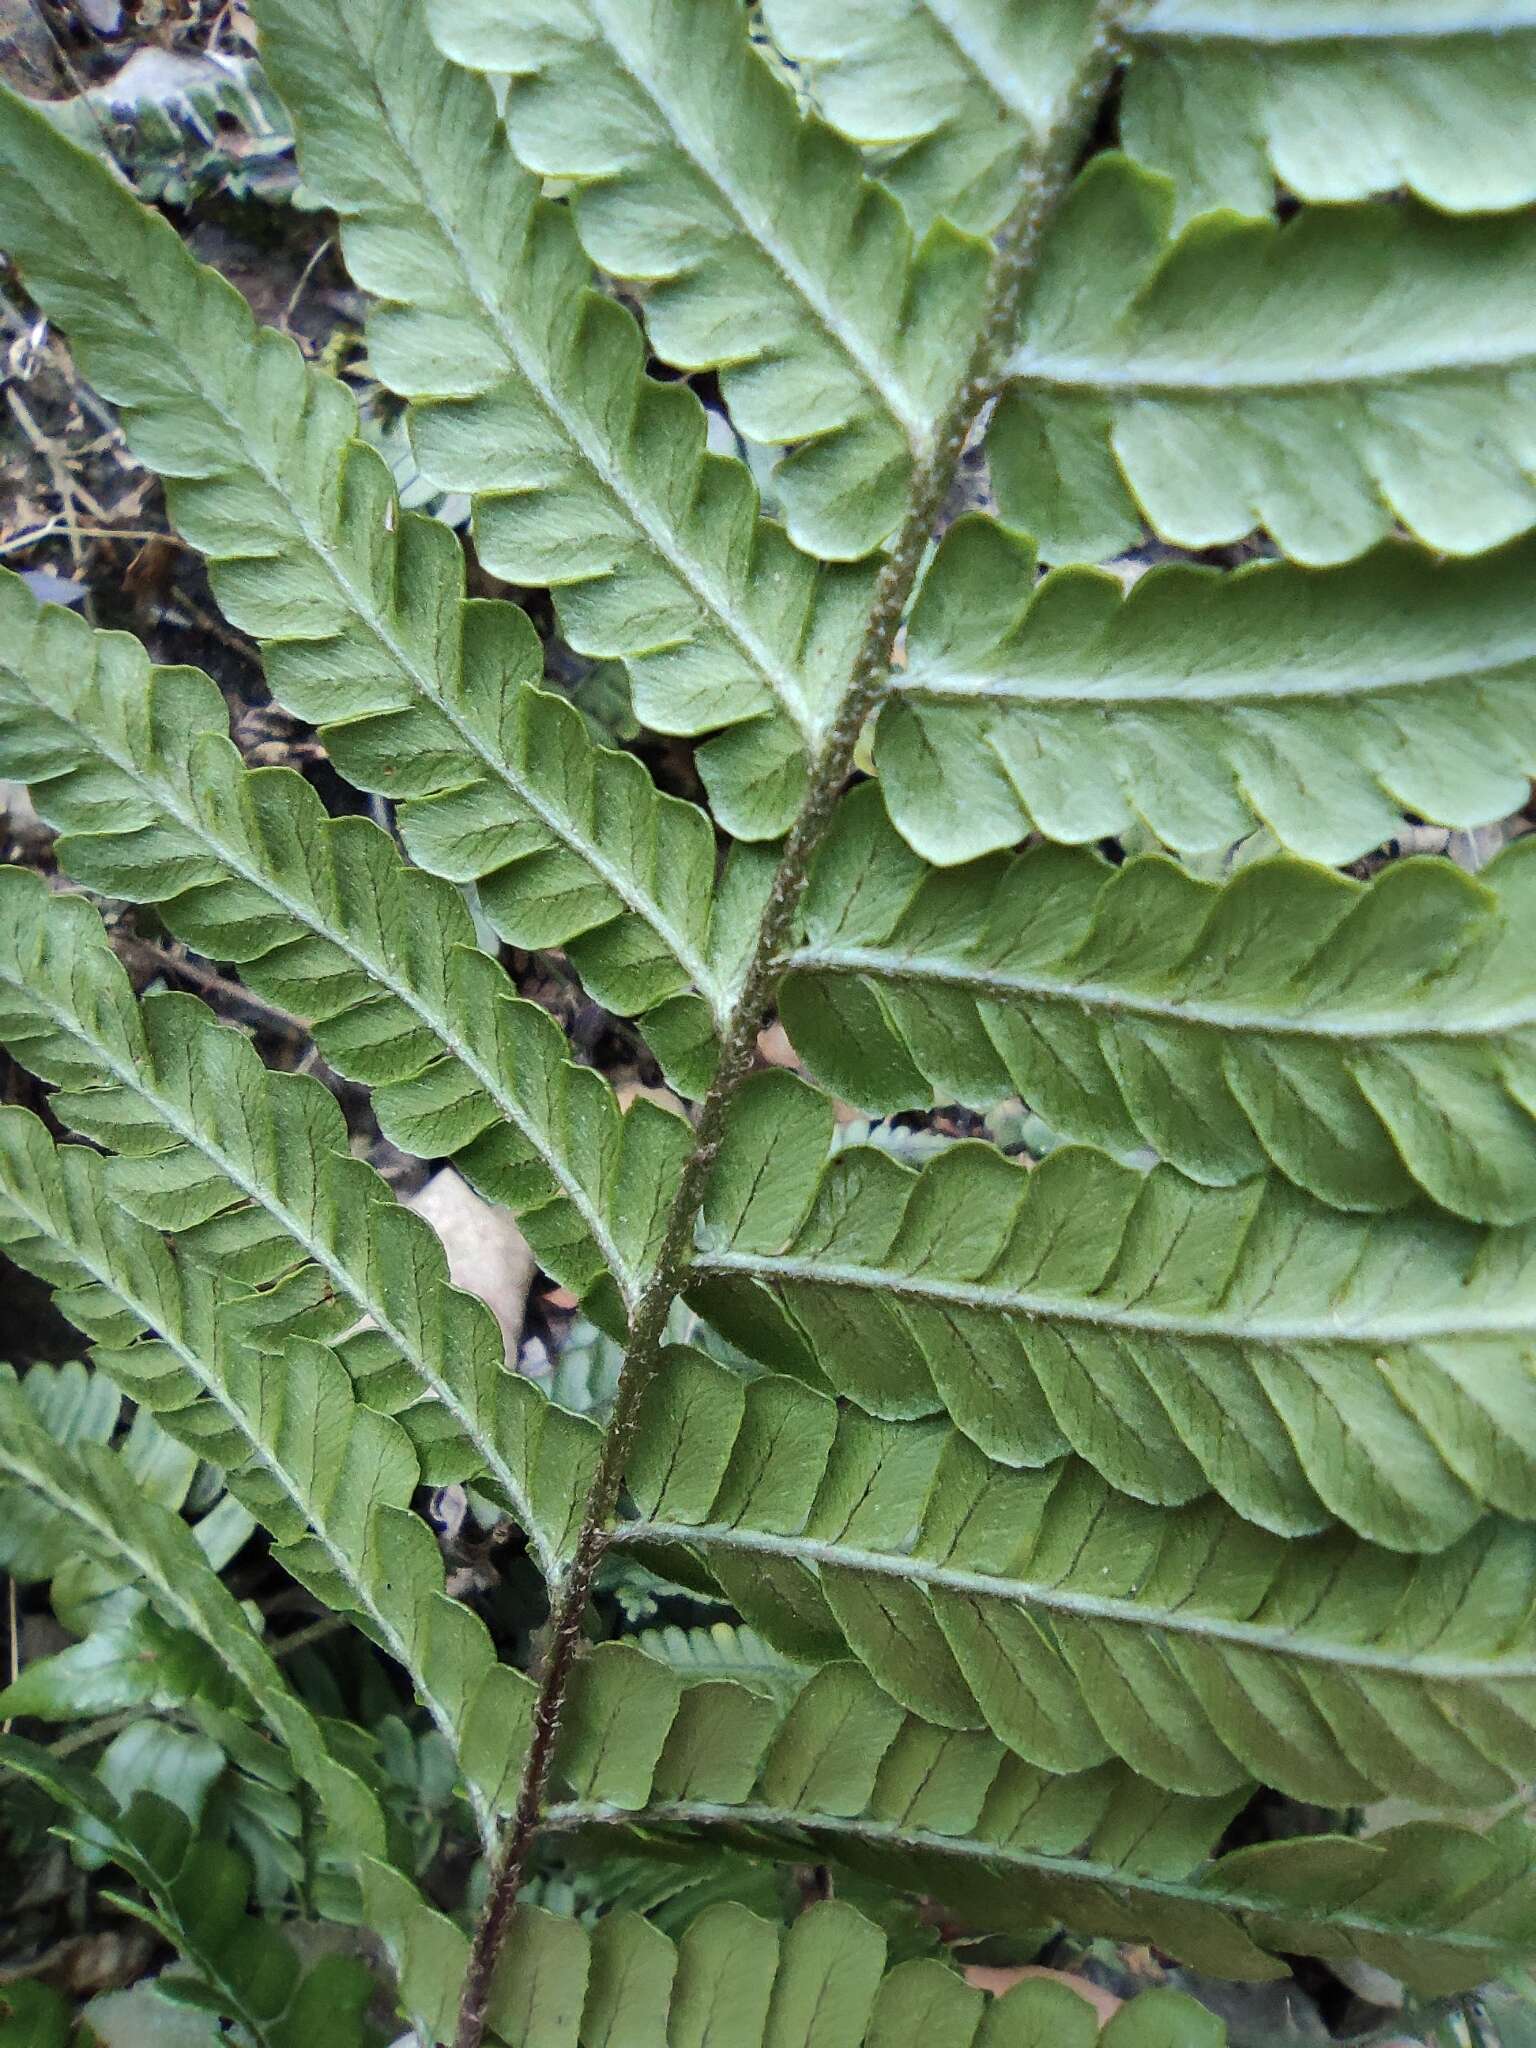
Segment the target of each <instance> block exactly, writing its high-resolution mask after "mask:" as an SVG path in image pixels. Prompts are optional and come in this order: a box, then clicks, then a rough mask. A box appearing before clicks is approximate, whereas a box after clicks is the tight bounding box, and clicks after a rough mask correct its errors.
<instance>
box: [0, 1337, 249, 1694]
mask: <svg viewBox="0 0 1536 2048" xmlns="http://www.w3.org/2000/svg"><path fill="white" fill-rule="evenodd" d="M21 1395H22V1398H23V1399H24V1400H25V1401H26V1402H27V1403H28V1404H29V1406H30V1407H31V1409H32V1412H33V1414H34V1415H35V1417H36V1418H37V1420H38V1422H39V1423H40V1425H41V1426H42V1428H43V1429H44V1430H45V1431H46V1432H47V1434H48V1435H49V1436H50V1437H52V1438H53V1440H54V1441H55V1442H56V1443H58V1444H59V1445H61V1446H62V1447H63V1448H64V1449H65V1450H73V1449H75V1448H77V1447H78V1446H80V1445H82V1444H107V1443H111V1442H112V1441H113V1439H114V1437H119V1432H121V1434H120V1437H119V1441H118V1442H117V1444H116V1452H117V1455H118V1456H119V1457H120V1458H121V1460H122V1462H123V1464H124V1466H125V1467H126V1468H127V1470H128V1472H129V1473H130V1475H131V1476H132V1479H133V1482H134V1484H135V1485H136V1486H137V1487H138V1489H139V1491H140V1492H141V1493H142V1494H143V1495H144V1496H145V1497H146V1499H148V1500H151V1501H154V1502H155V1503H156V1504H157V1505H158V1506H160V1507H165V1508H171V1509H174V1510H176V1511H178V1512H184V1513H185V1515H186V1517H187V1520H188V1526H189V1527H190V1528H191V1530H192V1532H193V1534H194V1536H195V1537H196V1538H197V1543H198V1548H199V1549H200V1550H201V1551H202V1553H203V1555H204V1556H205V1557H206V1558H207V1559H208V1561H209V1563H210V1564H212V1565H213V1566H214V1567H215V1568H217V1569H222V1567H223V1566H225V1565H226V1564H228V1563H229V1561H230V1560H231V1559H232V1558H233V1557H234V1556H235V1555H236V1554H237V1553H238V1552H239V1551H240V1550H241V1548H242V1547H243V1546H244V1544H245V1543H246V1542H247V1540H248V1539H249V1537H250V1535H251V1533H252V1531H253V1529H254V1527H255V1518H254V1517H253V1516H252V1515H251V1514H250V1512H249V1511H248V1510H247V1509H246V1508H245V1507H243V1506H242V1505H241V1504H240V1502H238V1501H237V1500H236V1499H235V1498H234V1496H233V1495H232V1494H230V1493H229V1492H227V1491H226V1490H225V1489H224V1486H223V1483H222V1479H220V1480H214V1479H213V1478H212V1476H211V1468H210V1467H208V1466H207V1465H205V1464H204V1463H203V1462H202V1460H201V1459H200V1458H199V1457H198V1455H197V1453H196V1452H195V1451H194V1450H193V1449H192V1448H191V1447H190V1446H189V1445H187V1444H185V1443H183V1442H181V1441H180V1439H179V1438H177V1437H174V1436H172V1435H171V1434H170V1433H169V1432H168V1431H166V1430H164V1429H162V1428H161V1426H160V1424H159V1423H158V1422H157V1421H156V1420H155V1418H154V1416H153V1415H152V1414H151V1413H150V1411H149V1410H148V1408H145V1407H139V1406H137V1405H135V1407H134V1409H133V1411H132V1419H131V1420H130V1419H129V1416H128V1414H127V1413H126V1412H125V1404H124V1399H123V1396H122V1394H121V1392H120V1391H119V1390H118V1388H117V1386H116V1385H115V1384H114V1382H113V1381H112V1380H110V1379H109V1378H108V1377H107V1375H106V1374H105V1373H104V1372H99V1371H95V1370H93V1369H92V1368H90V1367H89V1366H86V1365H83V1364H81V1363H80V1362H79V1361H78V1360H73V1361H71V1362H70V1363H68V1364H65V1365H58V1366H50V1365H43V1364H33V1365H30V1366H29V1367H28V1368H27V1371H26V1373H25V1374H24V1375H23V1377H22V1380H21ZM193 1502H195V1507H194V1506H193V1505H192V1503H193ZM0 1570H3V1571H7V1572H9V1573H10V1574H11V1575H12V1577H13V1578H16V1579H18V1580H20V1581H22V1582H24V1583H25V1582H27V1581H40V1580H47V1581H49V1586H48V1598H49V1604H50V1606H51V1607H52V1609H53V1612H54V1614H55V1615H56V1616H57V1617H58V1619H59V1620H60V1621H61V1622H62V1623H63V1625H64V1627H65V1628H66V1629H68V1630H70V1631H71V1632H72V1633H73V1634H75V1635H77V1636H79V1637H81V1638H82V1639H83V1638H86V1637H91V1638H93V1639H94V1642H95V1643H98V1644H99V1642H100V1640H101V1632H102V1631H103V1630H107V1631H113V1632H117V1633H119V1634H120V1635H121V1638H122V1640H123V1641H124V1642H125V1643H126V1641H127V1639H128V1637H129V1636H133V1637H137V1638H139V1639H140V1646H141V1647H142V1637H143V1633H144V1631H145V1629H146V1628H150V1627H154V1626H155V1625H154V1624H153V1623H150V1622H147V1621H146V1619H145V1616H144V1614H143V1611H142V1595H141V1594H140V1592H139V1590H138V1589H137V1588H136V1586H135V1584H134V1576H135V1575H134V1574H133V1573H132V1571H130V1570H128V1569H126V1568H125V1567H123V1566H122V1565H121V1564H120V1563H113V1564H107V1563H104V1562H103V1560H102V1559H100V1558H92V1557H89V1556H87V1555H85V1554H83V1553H82V1551H81V1547H80V1536H79V1530H78V1528H77V1527H76V1525H75V1523H74V1521H73V1519H72V1518H71V1516H70V1515H68V1514H67V1513H64V1512H63V1511H61V1510H60V1509H58V1508H56V1507H54V1506H53V1505H52V1504H51V1503H50V1502H49V1501H47V1500H45V1499H44V1498H43V1497H42V1495H40V1494H39V1493H37V1492H36V1491H35V1490H33V1489H31V1488H28V1487H26V1486H22V1485H8V1484H6V1483H5V1482H4V1481H3V1480H0ZM125 1595H126V1596H127V1597H126V1598H125V1597H124V1596H125ZM172 1634H174V1635H175V1638H176V1640H175V1642H174V1643H172V1641H171V1640H170V1638H171V1636H172ZM159 1637H160V1639H159V1640H158V1642H157V1647H156V1649H155V1652H154V1657H155V1668H154V1672H153V1675H151V1674H150V1673H149V1672H148V1671H146V1672H145V1673H144V1674H143V1675H144V1677H145V1678H146V1681H147V1683H148V1689H150V1690H159V1689H160V1688H161V1680H162V1679H163V1678H165V1677H166V1676H167V1674H168V1673H169V1672H170V1671H171V1669H172V1667H173V1666H174V1668H175V1671H176V1672H177V1674H178V1677H177V1681H176V1682H177V1684H179V1685H180V1686H181V1687H182V1689H183V1691H184V1692H185V1693H186V1695H187V1696H189V1697H190V1696H191V1695H193V1694H197V1693H200V1692H201V1691H202V1689H203V1679H204V1677H205V1676H206V1671H207V1662H206V1658H205V1657H204V1656H203V1655H202V1654H201V1653H200V1651H199V1650H198V1648H197V1646H195V1645H193V1644H192V1641H191V1638H189V1637H188V1636H186V1634H185V1632H184V1631H174V1632H173V1631H170V1630H169V1628H168V1626H167V1625H164V1624H161V1625H160V1628H159ZM92 1647H93V1646H92V1644H90V1643H87V1642H85V1641H83V1640H82V1642H81V1643H79V1644H76V1645H75V1646H74V1647H73V1649H69V1650H65V1651H63V1652H61V1653H60V1656H62V1657H63V1658H66V1659H76V1660H77V1662H78V1660H79V1659H85V1658H88V1657H89V1655H90V1652H91V1650H92ZM55 1673H57V1675H54V1674H55ZM66 1674H67V1675H66ZM34 1680H36V1683H35V1684H34ZM84 1682H85V1683H86V1684H87V1685H88V1684H89V1683H90V1671H89V1668H88V1667H87V1668H86V1670H85V1675H84ZM109 1683H110V1681H109ZM170 1689H171V1690H174V1689H175V1687H174V1686H172V1687H171V1688H170ZM23 1699H25V1703H23ZM60 1707H65V1708H66V1709H67V1710H68V1714H67V1717H68V1718H76V1717H77V1715H78V1712H79V1711H83V1709H81V1707H80V1700H79V1684H78V1682H77V1681H76V1678H75V1674H74V1672H73V1671H72V1670H70V1668H69V1666H67V1665H66V1666H65V1667H63V1669H62V1670H61V1669H60V1668H59V1657H44V1658H34V1659H32V1660H31V1661H29V1662H28V1663H27V1665H26V1666H25V1668H24V1670H23V1672H22V1674H21V1677H20V1679H19V1680H13V1682H12V1683H11V1684H10V1685H8V1686H6V1687H5V1688H4V1690H3V1691H0V1715H4V1716H10V1715H15V1714H41V1715H43V1716H44V1717H45V1718H49V1717H51V1718H55V1719H56V1718H59V1717H60V1716H59V1709H60ZM103 1711H105V1709H103Z"/></svg>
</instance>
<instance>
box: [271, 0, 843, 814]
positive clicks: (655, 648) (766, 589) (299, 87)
mask: <svg viewBox="0 0 1536 2048" xmlns="http://www.w3.org/2000/svg"><path fill="white" fill-rule="evenodd" d="M258 14H259V20H260V24H261V29H262V50H263V54H264V56H265V58H266V61H267V64H268V66H269V68H270V70H271V73H272V76H273V79H274V81H275V82H276V84H277V86H278V88H279V89H280V91H281V92H282V94H283V96H284V99H285V100H286V102H287V104H288V106H289V108H290V109H291V110H292V113H293V117H294V122H295V126H296V128H297V131H298V138H299V148H300V153H301V156H302V158H303V164H304V178H305V184H306V186H307V188H308V189H309V190H310V191H312V192H314V193H315V194H316V196H317V197H320V198H323V199H325V200H326V201H327V202H328V203H329V204H330V205H332V206H333V207H334V208H335V209H336V211H337V212H338V213H339V214H340V216H341V219H342V223H343V225H342V246H343V249H344V251H345V254H346V257H347V261H348V264H349V266H350V268H351V270H352V273H353V275H354V276H355V277H356V278H357V280H358V282H359V283H360V284H361V285H363V286H364V287H365V288H366V289H367V290H369V291H371V292H373V293H375V294H376V295H377V296H378V297H379V298H380V299H381V300H382V301H383V302H384V304H383V307H382V310H380V311H377V312H375V313H374V314H373V315H372V317H371V319H370V322H369V330H368V332H369V353H370V361H371V363H372V366H373V368H374V370H375V371H376V372H377V374H378V375H379V376H381V377H382V378H383V379H384V381H385V382H386V383H387V384H388V385H389V386H390V387H391V388H392V389H393V390H395V391H398V392H400V393H402V394H403V395H404V396H406V397H409V398H418V399H425V400H428V401H430V402H429V403H425V404H421V405H418V406H417V407H416V408H415V409H414V410H413V413H412V415H411V434H412V440H413V443H414V446H415V448H416V451H417V455H418V459H419V460H420V462H421V464H422V467H423V469H424V470H425V471H426V473H427V474H428V475H429V476H431V477H432V478H433V479H434V480H435V481H436V482H437V483H439V484H441V485H443V486H444V487H445V488H447V489H450V490H459V491H469V492H472V493H473V494H474V518H475V544H476V549H477V552H478V554H479V556H480V559H481V561H482V562H484V563H485V565H486V567H487V568H489V569H491V570H492V571H494V573H495V574H496V575H498V576H500V577H502V578H503V579H504V580H505V581H507V582H509V583H514V584H525V585H526V584H533V585H548V586H552V587H553V588H554V589H555V591H556V593H557V597H558V600H559V606H560V620H561V625H562V628H563V630H564V633H565V636H566V638H567V639H568V640H569V641H570V642H571V643H572V645H573V646H575V647H576V648H577V649H578V650H579V651H580V652H581V653H583V654H588V655H591V656H594V657H597V658H600V659H605V658H612V657H621V658H622V659H623V660H624V661H625V663H626V665H627V666H628V669H629V674H630V680H631V684H632V687H633V694H634V705H635V711H636V714H637V715H638V717H639V718H640V719H641V720H642V721H643V722H644V724H646V725H647V726H649V727H651V728H652V730H654V731H657V732H668V733H688V734H697V733H704V732H711V731H715V730H717V729H718V728H720V727H721V726H727V727H729V728H730V729H731V730H730V732H729V734H728V735H727V736H725V737H723V738H720V739H717V740H715V741H713V742H712V743H711V744H710V745H708V746H705V747H704V748H702V749H701V750H700V753H699V756H698V763H699V769H700V772H701V774H702V775H703V778H704V781H705V785H706V787H707V788H708V790H709V793H710V798H711V806H712V809H713V811H714V814H715V816H716V817H717V818H718V820H719V821H720V823H721V824H722V825H723V826H724V827H725V829H726V830H727V831H728V832H730V833H732V834H733V835H734V836H736V837H738V838H743V837H745V838H750V839H762V838H770V837H774V836H776V835H777V834H779V833H781V832H783V831H784V830H785V829H786V828H787V826H788V825H789V823H790V821H791V819H792V818H793V816H794V813H795V811H796V810H797V809H798V807H799V804H800V799H801V797H802V795H803V793H804V787H805V775H806V755H807V753H808V752H814V750H815V748H816V747H817V745H818V744H819V743H820V741H821V739H822V738H823V737H824V734H825V728H826V724H827V721H828V719H829V717H830V715H831V712H832V710H833V708H834V706H835V703H836V699H837V696H838V694H839V692H840V691H841V688H842V685H843V680H844V678H845V676H846V674H847V671H848V666H849V663H850V661H851V659H852V655H853V649H854V645H855V643H856V641H857V638H858V633H859V630H860V627H861V625H862V623H863V617H864V613H865V610H866V609H867V606H868V602H869V591H870V583H871V576H870V573H869V571H868V570H867V569H866V570H833V569H819V568H818V566H817V565H816V563H814V562H813V561H812V560H811V559H810V558H809V557H808V556H805V555H802V554H800V553H799V552H798V551H797V550H796V549H795V548H793V547H791V546H790V545H789V543H788V542H787V540H786V539H785V536H784V534H783V532H782V530H781V529H780V528H779V527H777V526H775V525H771V524H769V523H768V522H767V521H764V520H762V519H760V518H759V517H758V514H757V492H756V489H755V487H754V485H753V483H752V480H751V477H750V475H749V473H748V471H747V469H746V467H745V466H744V465H743V464H742V463H740V462H739V461H736V460H734V459H731V460H727V459H725V458H724V457H722V456H720V455H717V454H711V453H707V452H706V415H705V413H704V410H703V408H702V406H701V405H700V404H699V403H698V400H697V399H696V398H695V397H694V395H693V393H692V392H691V391H689V390H688V389H687V387H686V386H684V385H680V384H661V383H658V382H656V381H655V380H653V379H651V378H648V377H646V376H645V374H644V364H645V341H644V337H643V335H642V334H641V331H640V329H639V326H638V325H637V323H636V322H635V320H634V319H633V317H632V316H631V315H630V314H629V313H628V312H627V311H626V310H625V309H623V308H622V307H620V306H618V305H617V304H615V303H614V302H613V301H612V300H611V299H607V298H605V297H603V296H602V295H601V294H600V293H598V292H596V291H595V290H594V289H593V287H592V268H591V265H590V263H589V262H588V261H587V259H586V257H585V256H584V255H583V254H582V252H581V249H580V246H579V244H578V243H577V240H576V236H575V232H574V229H573V227H572V225H571V217H570V213H569V210H568V209H567V208H565V207H563V206H558V205H556V204H554V203H553V202H550V201H546V200H542V199H540V197H539V185H538V180H537V179H535V178H533V177H531V176H530V175H529V174H528V173H527V172H526V171H524V170H523V169H522V168H521V166H520V165H519V164H518V162H517V160H516V158H515V157H514V156H513V155H512V152H511V149H510V147H509V146H508V144H507V141H506V137H505V133H504V131H503V129H502V126H501V121H500V117H499V115H498V113H497V109H496V105H495V100H494V98H493V95H492V93H491V89H490V87H489V86H488V85H487V84H486V83H485V81H484V80H482V79H480V78H477V77H475V76H474V75H473V74H471V73H468V72H465V71H463V70H461V69H460V68H459V67H458V66H456V65H451V64H449V63H448V62H447V60H446V59H445V58H443V57H441V56H440V55H439V54H438V52H437V50H436V49H435V47H434V46H433V44H432V43H431V42H430V40H429V39H428V37H427V34H426V29H425V26H424V24H423V22H422V19H421V9H420V6H419V4H411V5H404V6H402V5H400V4H397V0H367V4H365V5H362V6H357V5H353V4H350V0H323V4H316V5H314V6H311V5H308V4H305V0H264V4H263V5H262V6H261V7H260V9H259V10H258Z"/></svg>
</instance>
